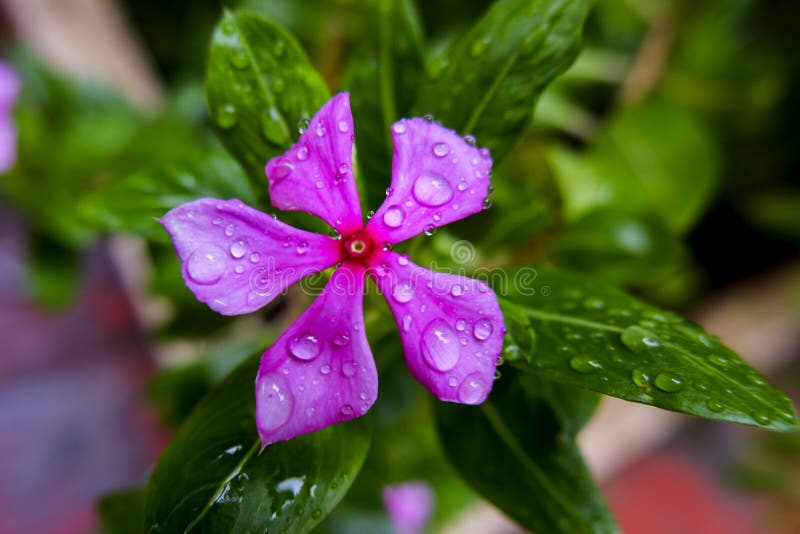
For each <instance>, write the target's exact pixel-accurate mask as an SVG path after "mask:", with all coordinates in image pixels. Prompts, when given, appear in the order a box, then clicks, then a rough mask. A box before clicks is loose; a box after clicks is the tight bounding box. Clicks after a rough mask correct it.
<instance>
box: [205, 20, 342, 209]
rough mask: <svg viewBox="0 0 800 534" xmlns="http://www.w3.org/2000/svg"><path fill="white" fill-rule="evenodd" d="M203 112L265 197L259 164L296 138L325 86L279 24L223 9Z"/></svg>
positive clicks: (324, 92)
mask: <svg viewBox="0 0 800 534" xmlns="http://www.w3.org/2000/svg"><path fill="white" fill-rule="evenodd" d="M206 99H207V101H208V111H209V114H210V116H211V120H212V122H213V124H214V127H215V131H216V132H217V135H218V136H219V138H220V139H221V140H222V143H223V144H224V145H225V147H226V148H227V149H228V151H230V153H231V154H233V156H234V157H236V159H237V160H239V162H240V163H241V164H242V166H243V167H244V168H245V170H246V172H247V176H248V178H249V179H250V181H251V183H252V186H253V189H254V190H255V191H256V192H258V194H259V196H261V195H263V196H264V198H266V189H267V180H266V177H265V175H264V165H266V163H267V160H269V159H270V158H272V157H274V156H277V155H279V154H282V153H283V152H284V151H286V149H288V148H289V147H290V146H291V145H292V143H293V142H294V141H295V139H296V137H297V125H298V122H299V121H300V120H301V119H307V118H311V117H312V116H313V114H314V113H316V111H317V110H318V109H319V108H320V107H322V105H323V104H324V103H325V101H326V100H327V99H328V89H327V88H326V87H325V83H324V82H323V80H322V78H321V77H320V76H319V74H317V72H316V71H315V70H314V68H313V67H312V66H311V64H310V63H309V61H308V58H307V57H306V55H305V53H304V52H303V50H302V48H301V47H300V45H299V44H298V43H297V41H295V39H294V37H292V35H291V34H289V33H288V32H286V30H284V29H283V28H281V27H280V26H278V25H276V24H274V23H272V22H270V21H268V20H266V19H264V18H262V17H260V16H259V15H257V14H255V13H252V12H248V11H225V13H224V14H223V16H222V20H221V21H220V23H219V25H218V26H217V27H216V29H215V30H214V35H213V37H212V40H211V50H210V51H209V56H208V67H207V70H206Z"/></svg>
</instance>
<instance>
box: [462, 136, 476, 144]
mask: <svg viewBox="0 0 800 534" xmlns="http://www.w3.org/2000/svg"><path fill="white" fill-rule="evenodd" d="M464 141H466V143H467V144H468V145H469V146H475V145H476V144H477V143H478V142H477V141H476V140H475V136H474V135H469V134H467V135H465V136H464Z"/></svg>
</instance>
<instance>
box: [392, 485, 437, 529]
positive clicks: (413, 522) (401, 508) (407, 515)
mask: <svg viewBox="0 0 800 534" xmlns="http://www.w3.org/2000/svg"><path fill="white" fill-rule="evenodd" d="M382 498H383V506H384V507H385V508H386V513H387V514H388V515H389V519H391V520H392V524H393V525H394V528H395V530H396V531H397V532H398V533H400V534H420V533H422V532H424V531H425V527H426V526H427V525H428V522H429V521H430V518H431V513H432V512H433V492H432V491H431V488H430V486H428V485H427V484H426V483H425V482H416V481H414V482H404V483H403V484H398V485H396V486H386V487H385V488H383V494H382Z"/></svg>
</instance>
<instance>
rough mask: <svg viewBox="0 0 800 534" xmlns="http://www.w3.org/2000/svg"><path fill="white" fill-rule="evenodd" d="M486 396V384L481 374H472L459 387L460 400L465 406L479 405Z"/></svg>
mask: <svg viewBox="0 0 800 534" xmlns="http://www.w3.org/2000/svg"><path fill="white" fill-rule="evenodd" d="M485 396H486V384H484V383H483V377H481V375H480V373H472V374H471V375H469V376H467V377H466V378H465V379H464V380H463V381H462V382H461V385H460V386H458V400H459V401H461V402H462V403H464V404H478V403H480V402H481V401H482V400H483V399H484V397H485Z"/></svg>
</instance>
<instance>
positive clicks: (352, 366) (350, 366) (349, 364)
mask: <svg viewBox="0 0 800 534" xmlns="http://www.w3.org/2000/svg"><path fill="white" fill-rule="evenodd" d="M357 369H358V365H356V362H354V361H353V360H348V361H346V362H344V363H343V364H342V374H343V375H344V376H346V377H348V378H349V377H351V376H353V375H355V374H356V370H357Z"/></svg>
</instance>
